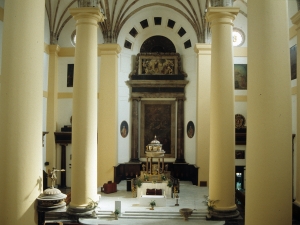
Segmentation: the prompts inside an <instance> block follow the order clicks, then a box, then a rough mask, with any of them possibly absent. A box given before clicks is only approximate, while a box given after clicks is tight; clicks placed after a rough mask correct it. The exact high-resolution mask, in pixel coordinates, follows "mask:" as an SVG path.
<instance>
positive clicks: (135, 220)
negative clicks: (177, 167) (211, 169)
mask: <svg viewBox="0 0 300 225" xmlns="http://www.w3.org/2000/svg"><path fill="white" fill-rule="evenodd" d="M117 189H118V191H117V192H115V193H111V194H105V193H103V192H99V194H101V198H100V201H99V205H98V207H97V208H96V215H97V216H96V218H94V219H80V220H79V222H80V223H81V224H124V225H125V224H157V223H159V224H160V223H161V224H172V225H177V224H182V223H185V222H187V223H189V224H203V225H206V224H207V225H223V224H224V223H225V222H224V221H206V217H205V216H206V213H207V211H206V205H205V204H204V203H203V201H204V200H205V198H204V195H207V194H208V188H207V187H198V186H195V185H192V183H191V182H189V181H181V182H180V193H179V200H178V204H179V206H175V204H176V200H175V199H174V198H170V199H167V200H166V206H165V207H155V208H154V210H150V207H148V206H140V205H139V198H133V196H132V192H131V191H127V183H126V181H121V182H120V183H119V184H118V185H117ZM116 201H120V202H121V214H120V215H119V218H118V220H115V219H114V217H113V216H112V212H113V211H114V209H115V202H116ZM181 208H190V209H193V213H192V215H191V216H190V217H189V220H188V221H185V220H184V218H183V216H181V215H180V213H179V210H180V209H181Z"/></svg>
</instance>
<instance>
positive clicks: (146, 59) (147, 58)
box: [139, 55, 178, 75]
mask: <svg viewBox="0 0 300 225" xmlns="http://www.w3.org/2000/svg"><path fill="white" fill-rule="evenodd" d="M139 74H140V75H174V74H178V56H177V55H141V56H139Z"/></svg>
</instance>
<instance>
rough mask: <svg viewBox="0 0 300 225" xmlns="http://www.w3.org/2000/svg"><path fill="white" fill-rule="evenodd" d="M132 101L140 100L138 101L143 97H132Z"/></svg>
mask: <svg viewBox="0 0 300 225" xmlns="http://www.w3.org/2000/svg"><path fill="white" fill-rule="evenodd" d="M131 101H138V102H140V101H141V98H140V97H131Z"/></svg>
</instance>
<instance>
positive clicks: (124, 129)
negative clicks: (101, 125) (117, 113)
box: [120, 120, 128, 138]
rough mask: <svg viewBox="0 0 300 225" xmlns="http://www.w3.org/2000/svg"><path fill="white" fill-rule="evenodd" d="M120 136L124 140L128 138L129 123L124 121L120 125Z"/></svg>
mask: <svg viewBox="0 0 300 225" xmlns="http://www.w3.org/2000/svg"><path fill="white" fill-rule="evenodd" d="M120 134H121V136H122V137H123V138H126V137H127V134H128V123H127V122H126V121H125V120H124V121H122V123H121V125H120Z"/></svg>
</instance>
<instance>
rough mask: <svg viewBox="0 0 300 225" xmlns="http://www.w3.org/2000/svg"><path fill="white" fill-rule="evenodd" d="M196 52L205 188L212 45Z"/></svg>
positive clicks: (198, 135) (199, 144) (201, 174)
mask: <svg viewBox="0 0 300 225" xmlns="http://www.w3.org/2000/svg"><path fill="white" fill-rule="evenodd" d="M195 52H196V53H197V61H198V63H197V68H198V72H197V73H198V82H197V83H198V92H197V125H196V127H197V128H198V129H201V132H196V139H197V161H196V164H197V166H199V167H200V169H199V173H198V181H199V183H200V184H202V183H203V186H205V183H206V184H207V185H208V184H209V146H210V144H209V143H210V138H209V137H210V84H211V83H210V79H211V78H210V77H211V45H208V44H196V46H195ZM200 186H201V185H200Z"/></svg>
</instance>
